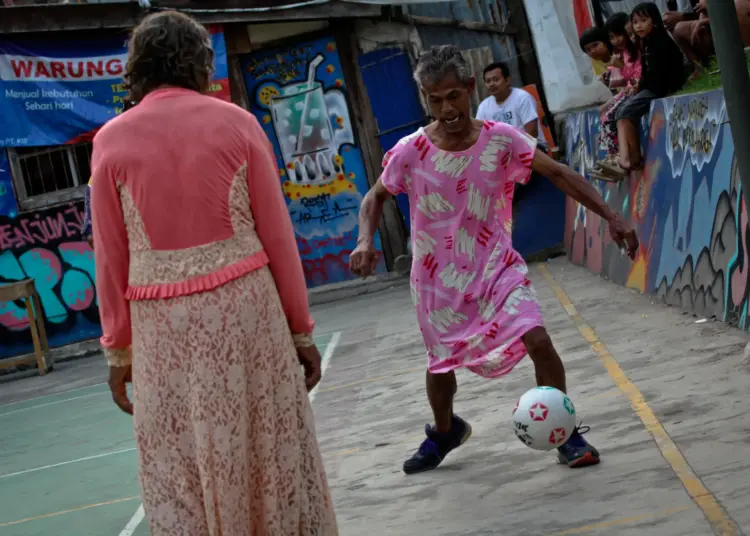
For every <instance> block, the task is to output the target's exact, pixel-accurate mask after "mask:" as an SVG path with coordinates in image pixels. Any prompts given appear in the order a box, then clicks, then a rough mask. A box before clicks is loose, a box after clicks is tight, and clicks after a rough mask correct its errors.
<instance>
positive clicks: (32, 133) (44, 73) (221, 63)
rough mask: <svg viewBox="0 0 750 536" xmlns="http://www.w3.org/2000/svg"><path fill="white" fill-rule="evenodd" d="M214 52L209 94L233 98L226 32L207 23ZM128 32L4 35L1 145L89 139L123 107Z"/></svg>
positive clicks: (1, 50)
mask: <svg viewBox="0 0 750 536" xmlns="http://www.w3.org/2000/svg"><path fill="white" fill-rule="evenodd" d="M209 30H210V31H211V33H212V38H213V46H214V51H215V56H216V64H215V65H216V73H215V75H214V83H213V85H212V87H211V93H212V94H214V95H215V96H217V97H219V98H222V99H224V100H229V80H228V79H229V74H228V67H227V51H226V44H225V43H224V33H223V31H222V29H221V27H213V28H209ZM126 62H127V40H126V38H125V37H122V36H121V37H116V38H110V39H87V40H65V41H62V40H51V39H50V40H45V41H42V40H21V39H13V40H11V39H2V38H0V118H2V123H0V147H31V146H47V145H63V144H67V143H78V142H81V141H87V140H90V139H91V138H92V137H93V136H94V134H95V133H96V131H97V130H98V129H99V128H100V127H101V126H102V125H103V124H104V123H106V122H107V121H109V120H110V119H111V118H113V117H114V116H115V115H117V114H118V113H120V112H122V106H123V99H124V97H125V93H126V91H125V87H124V85H123V79H122V76H123V73H124V71H125V63H126Z"/></svg>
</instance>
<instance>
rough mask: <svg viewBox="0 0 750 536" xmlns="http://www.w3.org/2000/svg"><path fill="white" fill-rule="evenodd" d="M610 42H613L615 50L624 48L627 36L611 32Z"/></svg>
mask: <svg viewBox="0 0 750 536" xmlns="http://www.w3.org/2000/svg"><path fill="white" fill-rule="evenodd" d="M609 42H610V43H612V47H613V48H614V49H615V50H622V49H623V48H625V36H624V35H617V34H614V33H610V34H609Z"/></svg>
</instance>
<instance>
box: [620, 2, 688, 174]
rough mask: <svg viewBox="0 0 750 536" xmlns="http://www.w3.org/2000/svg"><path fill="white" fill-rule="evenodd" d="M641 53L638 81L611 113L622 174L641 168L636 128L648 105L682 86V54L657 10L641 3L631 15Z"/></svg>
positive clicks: (652, 6)
mask: <svg viewBox="0 0 750 536" xmlns="http://www.w3.org/2000/svg"><path fill="white" fill-rule="evenodd" d="M630 19H631V21H632V22H633V30H634V31H635V34H636V36H637V37H638V43H637V44H638V46H639V48H640V51H641V69H642V74H641V79H640V80H639V81H638V82H637V83H636V84H634V85H632V86H631V87H630V88H629V89H628V97H627V98H625V100H624V101H623V102H622V105H621V106H619V107H618V108H617V110H616V111H615V113H614V119H615V121H617V141H618V145H619V153H620V157H619V161H618V163H619V164H620V167H621V168H622V169H624V170H625V171H630V170H634V169H639V168H640V167H641V144H640V140H639V139H638V124H639V122H640V120H641V117H643V116H644V115H646V114H647V113H649V111H650V109H651V101H653V100H654V99H660V98H662V97H666V96H667V95H669V94H670V93H674V92H675V91H677V90H679V89H680V88H681V87H682V86H683V84H684V83H685V74H686V73H685V66H684V63H683V59H684V58H683V56H682V52H680V49H679V47H678V46H677V45H676V44H675V42H674V41H673V40H672V38H671V37H670V36H669V33H668V32H667V29H666V28H665V27H664V22H663V21H662V16H661V13H660V12H659V8H658V7H656V4H654V3H653V2H644V3H642V4H638V5H637V6H635V8H633V13H632V14H631V15H630Z"/></svg>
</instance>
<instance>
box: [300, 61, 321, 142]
mask: <svg viewBox="0 0 750 536" xmlns="http://www.w3.org/2000/svg"><path fill="white" fill-rule="evenodd" d="M322 62H323V54H318V55H317V56H315V57H314V58H313V60H312V61H311V62H310V65H308V67H307V83H306V86H307V93H306V94H305V104H304V105H303V106H302V118H301V119H300V121H299V133H298V134H297V146H296V148H295V152H297V153H299V150H300V147H301V146H302V135H303V133H304V132H305V121H307V109H308V108H309V107H310V95H311V94H312V89H313V84H314V83H315V71H316V70H317V69H318V65H320V64H321V63H322Z"/></svg>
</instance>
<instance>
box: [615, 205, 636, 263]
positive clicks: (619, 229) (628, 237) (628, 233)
mask: <svg viewBox="0 0 750 536" xmlns="http://www.w3.org/2000/svg"><path fill="white" fill-rule="evenodd" d="M609 234H610V235H612V240H614V241H615V243H616V244H617V245H618V246H619V247H620V249H625V250H627V252H628V257H630V259H631V260H635V254H636V253H637V252H638V245H639V244H638V236H637V235H636V234H635V230H634V229H633V228H632V227H631V226H630V224H629V223H628V222H626V221H625V220H624V219H623V218H622V216H620V215H619V214H616V215H615V217H614V218H612V219H611V220H610V221H609Z"/></svg>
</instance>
